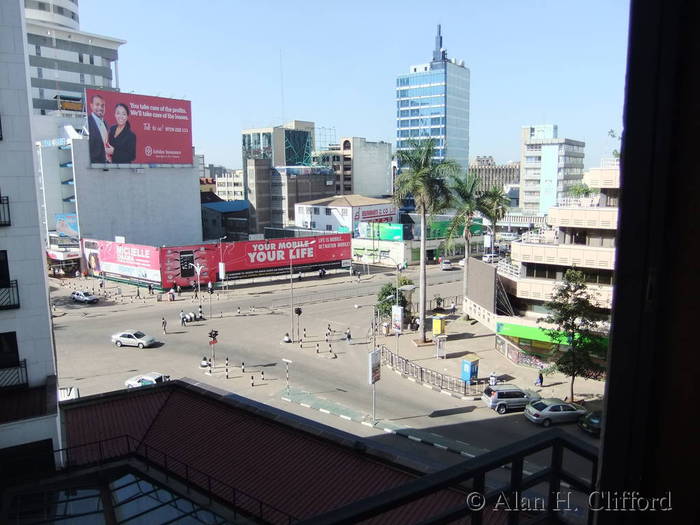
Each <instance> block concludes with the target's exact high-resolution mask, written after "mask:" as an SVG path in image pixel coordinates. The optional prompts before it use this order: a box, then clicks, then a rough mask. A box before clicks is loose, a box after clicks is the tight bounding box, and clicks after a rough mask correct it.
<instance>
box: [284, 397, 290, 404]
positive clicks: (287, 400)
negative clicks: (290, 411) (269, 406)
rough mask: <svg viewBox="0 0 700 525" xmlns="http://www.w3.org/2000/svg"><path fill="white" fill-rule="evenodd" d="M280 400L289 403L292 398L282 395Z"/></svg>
mask: <svg viewBox="0 0 700 525" xmlns="http://www.w3.org/2000/svg"><path fill="white" fill-rule="evenodd" d="M282 401H286V402H287V403H291V402H292V400H291V399H289V398H288V397H283V398H282Z"/></svg>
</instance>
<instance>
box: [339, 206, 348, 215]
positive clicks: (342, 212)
mask: <svg viewBox="0 0 700 525" xmlns="http://www.w3.org/2000/svg"><path fill="white" fill-rule="evenodd" d="M340 215H341V216H342V217H347V216H348V209H347V208H341V209H340Z"/></svg>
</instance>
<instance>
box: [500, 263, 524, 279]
mask: <svg viewBox="0 0 700 525" xmlns="http://www.w3.org/2000/svg"><path fill="white" fill-rule="evenodd" d="M521 268H522V265H520V264H514V263H512V262H508V261H499V262H498V266H497V267H496V271H497V272H498V273H499V274H501V275H504V276H506V277H510V278H511V279H520V277H521V276H522V274H521Z"/></svg>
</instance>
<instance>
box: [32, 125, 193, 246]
mask: <svg viewBox="0 0 700 525" xmlns="http://www.w3.org/2000/svg"><path fill="white" fill-rule="evenodd" d="M36 150H37V153H36V154H37V164H38V165H37V172H38V174H39V198H40V201H41V202H40V213H41V218H42V228H43V231H44V232H45V235H46V237H47V238H49V237H50V236H51V235H52V233H53V232H55V231H56V228H57V220H58V219H60V215H61V214H76V215H77V218H76V219H75V220H76V223H77V224H76V230H77V232H78V234H79V236H80V237H84V238H89V239H102V240H114V238H115V237H117V236H121V237H125V239H126V242H128V243H133V244H146V245H155V246H160V245H163V244H170V245H177V244H192V243H196V242H201V240H202V223H201V221H202V218H201V212H200V193H201V192H200V179H199V178H198V177H195V176H194V175H195V173H196V172H197V169H196V168H195V167H192V166H190V167H165V166H164V167H153V168H148V167H144V168H138V167H133V168H110V169H101V168H91V167H90V154H89V142H88V140H86V139H83V138H82V137H81V136H78V137H77V138H73V139H66V138H62V139H56V140H54V141H43V142H40V143H37V145H36Z"/></svg>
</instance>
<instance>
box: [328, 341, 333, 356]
mask: <svg viewBox="0 0 700 525" xmlns="http://www.w3.org/2000/svg"><path fill="white" fill-rule="evenodd" d="M328 351H329V352H330V353H331V354H332V353H333V349H332V348H331V344H330V343H328Z"/></svg>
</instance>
